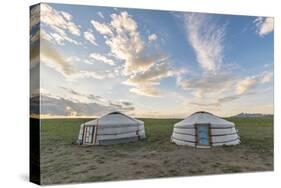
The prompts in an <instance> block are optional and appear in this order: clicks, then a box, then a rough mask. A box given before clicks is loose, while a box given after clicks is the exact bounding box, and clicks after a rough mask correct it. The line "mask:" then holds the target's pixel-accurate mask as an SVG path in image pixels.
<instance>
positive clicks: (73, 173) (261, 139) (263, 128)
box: [41, 118, 273, 184]
mask: <svg viewBox="0 0 281 188" xmlns="http://www.w3.org/2000/svg"><path fill="white" fill-rule="evenodd" d="M88 120H89V119H44V120H42V122H41V183H42V184H59V183H74V182H75V183H77V182H93V181H110V180H129V179H142V178H158V177H173V176H194V175H206V174H222V173H237V172H254V171H271V170H273V118H241V119H238V118H230V119H229V120H230V121H233V122H235V123H236V126H237V128H238V129H239V134H240V137H241V141H242V143H241V144H240V145H238V146H232V147H216V148H211V149H195V148H192V147H187V146H177V145H175V144H173V143H170V136H171V133H172V129H173V124H174V123H176V122H178V121H180V120H179V119H142V120H143V121H144V122H145V130H146V136H147V138H146V139H145V140H143V141H140V142H135V143H128V144H119V145H111V146H79V145H75V144H74V142H75V140H76V139H77V136H78V132H79V126H80V124H81V123H83V122H85V121H88Z"/></svg>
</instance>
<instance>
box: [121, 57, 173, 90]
mask: <svg viewBox="0 0 281 188" xmlns="http://www.w3.org/2000/svg"><path fill="white" fill-rule="evenodd" d="M174 75H175V72H174V71H173V70H172V68H171V67H170V65H169V64H167V63H165V62H164V63H160V64H152V65H150V67H149V68H148V69H147V70H146V71H144V72H138V73H136V74H134V75H132V76H131V77H130V78H129V79H128V80H127V81H126V83H127V84H128V85H142V84H145V85H158V84H159V82H160V80H161V79H163V78H166V77H171V76H174Z"/></svg>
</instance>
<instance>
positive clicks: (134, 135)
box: [77, 112, 145, 145]
mask: <svg viewBox="0 0 281 188" xmlns="http://www.w3.org/2000/svg"><path fill="white" fill-rule="evenodd" d="M143 138H145V130H144V123H143V121H140V120H138V119H134V118H132V117H129V116H127V115H125V114H123V113H121V112H111V113H109V114H107V115H105V116H102V117H100V118H98V119H95V120H92V121H88V122H86V123H83V124H82V125H80V131H79V136H78V140H77V143H78V144H81V145H108V144H117V143H128V142H133V141H138V140H140V139H143Z"/></svg>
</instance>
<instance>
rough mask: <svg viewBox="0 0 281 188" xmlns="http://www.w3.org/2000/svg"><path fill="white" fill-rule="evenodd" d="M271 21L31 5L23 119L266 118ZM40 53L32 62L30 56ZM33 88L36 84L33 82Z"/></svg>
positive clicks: (270, 93)
mask: <svg viewBox="0 0 281 188" xmlns="http://www.w3.org/2000/svg"><path fill="white" fill-rule="evenodd" d="M273 22H274V20H273V18H271V17H255V16H235V15H220V14H206V13H191V12H178V11H159V10H142V9H127V8H110V7H96V6H82V5H81V6H79V5H67V4H46V3H43V4H40V5H37V6H33V7H31V10H30V49H31V54H30V57H31V64H30V69H31V83H30V84H31V85H30V89H31V114H39V110H36V108H34V106H35V105H36V101H39V100H40V104H41V106H40V115H41V117H46V118H47V117H66V116H67V117H98V116H101V115H103V114H106V113H109V112H112V111H121V112H124V113H126V114H128V115H132V116H134V117H150V118H184V117H186V116H188V115H190V114H191V113H193V112H196V111H208V112H211V113H213V114H216V115H219V116H224V117H226V116H232V115H236V114H238V113H241V112H246V113H266V114H273V89H274V87H273V66H274V59H273V35H274V26H273ZM39 51H40V54H39ZM39 78H40V83H39V82H38V80H39Z"/></svg>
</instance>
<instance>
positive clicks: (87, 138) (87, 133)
mask: <svg viewBox="0 0 281 188" xmlns="http://www.w3.org/2000/svg"><path fill="white" fill-rule="evenodd" d="M94 132H95V127H94V126H85V127H84V139H83V140H84V142H83V143H84V144H93V141H94Z"/></svg>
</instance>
